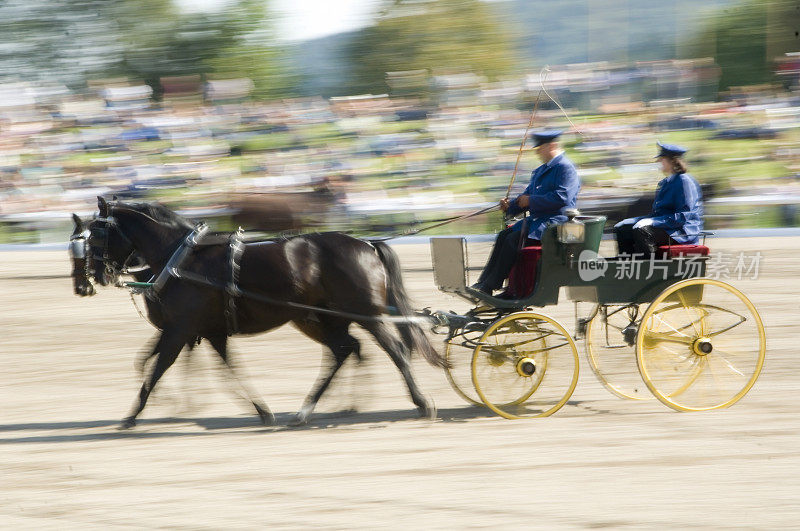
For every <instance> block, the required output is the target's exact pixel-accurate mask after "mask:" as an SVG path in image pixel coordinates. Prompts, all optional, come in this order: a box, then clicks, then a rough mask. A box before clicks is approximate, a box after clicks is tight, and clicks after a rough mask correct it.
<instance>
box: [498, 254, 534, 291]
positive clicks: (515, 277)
mask: <svg viewBox="0 0 800 531" xmlns="http://www.w3.org/2000/svg"><path fill="white" fill-rule="evenodd" d="M541 257H542V246H541V245H532V246H529V247H523V248H522V249H520V252H519V256H518V257H517V261H516V262H515V263H514V267H512V268H511V273H509V275H508V285H507V286H506V291H505V292H504V293H503V295H504V296H507V297H512V298H515V299H522V298H524V297H527V296H528V295H530V294H531V293H533V288H534V287H535V286H536V269H537V267H538V265H539V259H540V258H541Z"/></svg>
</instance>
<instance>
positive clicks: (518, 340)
mask: <svg viewBox="0 0 800 531" xmlns="http://www.w3.org/2000/svg"><path fill="white" fill-rule="evenodd" d="M576 219H577V220H579V221H580V222H581V223H583V225H584V227H585V231H584V238H583V240H582V241H579V242H574V243H563V242H562V241H559V237H558V227H556V226H552V227H549V228H548V229H547V230H546V231H545V233H544V234H543V237H542V245H541V249H538V248H531V249H528V250H529V251H531V252H530V253H528V255H529V256H532V257H533V258H534V259H535V260H536V262H535V263H534V264H533V265H531V264H524V263H523V264H520V262H519V261H518V264H517V265H515V270H514V271H512V279H511V281H510V283H509V289H507V291H506V293H504V294H503V296H501V297H494V296H490V295H487V294H484V293H482V292H479V291H477V290H474V289H472V288H470V287H468V278H467V272H466V267H465V266H466V263H467V247H466V243H465V241H464V239H463V238H453V237H448V238H432V239H431V255H432V260H433V267H434V277H435V281H436V283H437V285H438V287H439V289H440V290H442V291H445V292H449V293H452V294H454V295H457V296H459V297H462V298H464V299H467V300H469V301H470V302H472V303H473V304H474V305H475V307H474V308H473V309H472V310H470V311H469V312H467V313H466V314H465V315H454V314H452V313H446V312H437V314H438V315H436V317H437V318H438V323H437V324H438V326H436V327H434V331H436V332H438V333H442V334H444V335H446V336H447V337H446V339H445V343H446V350H447V356H448V359H449V361H450V363H451V367H450V368H448V369H447V376H448V380H449V381H450V383H451V384H452V386H453V388H454V389H455V390H456V392H457V393H458V394H459V395H461V396H462V397H463V398H464V399H466V400H467V401H468V402H471V403H475V404H481V403H483V404H485V405H487V406H488V407H490V408H491V409H493V410H494V411H496V412H497V413H499V414H501V415H503V416H505V417H507V418H521V417H536V416H546V415H549V414H552V413H554V412H555V411H557V410H558V409H559V408H560V407H561V406H563V405H564V404H565V403H566V401H567V400H568V398H569V396H570V395H571V394H572V392H573V391H574V389H575V385H576V384H577V378H578V365H579V362H578V355H577V350H578V349H577V346H576V344H575V340H580V339H585V341H584V344H585V353H586V358H587V360H588V362H589V365H590V367H591V369H592V371H593V372H594V373H595V375H596V376H597V377H598V379H599V380H600V382H601V383H602V384H603V385H604V386H605V387H606V388H607V389H608V390H609V391H611V392H612V393H614V394H615V395H617V396H620V397H622V398H632V399H643V398H652V397H653V396H655V397H656V398H658V399H659V400H660V401H661V402H663V403H664V404H666V405H667V406H669V407H671V408H673V409H676V410H679V411H695V410H705V409H715V408H718V407H726V406H730V405H732V404H733V403H735V402H736V401H738V400H739V399H740V398H741V397H742V396H744V394H745V393H746V392H747V391H748V390H749V389H750V388H751V387H752V386H753V384H754V383H755V380H756V379H757V377H758V375H759V374H760V371H761V368H762V366H763V362H764V356H765V350H766V347H765V335H764V329H763V324H762V323H761V319H760V317H759V315H758V312H757V311H756V310H755V307H754V306H753V305H752V303H751V302H750V301H749V300H748V299H747V298H746V297H745V296H744V295H743V294H742V293H741V292H739V291H738V290H737V289H736V288H734V287H733V286H730V285H728V284H726V283H723V282H720V281H717V280H713V279H708V278H705V274H706V264H707V261H708V259H709V257H708V256H707V248H706V247H704V246H697V252H696V253H692V252H691V251H692V250H693V249H691V248H689V249H688V251H689V252H688V253H686V254H681V253H672V252H669V251H671V249H665V250H664V252H663V253H662V254H660V255H658V256H653V257H648V258H642V257H636V256H633V257H627V256H614V257H602V256H600V255H599V254H598V251H599V247H600V241H601V239H602V233H603V227H604V225H605V218H604V217H602V216H578V217H576ZM682 250H683V249H682ZM673 254H674V255H675V256H672V255H673ZM524 256H525V253H524V252H523V253H522V254H521V257H524ZM521 260H524V258H521ZM517 268H519V269H520V271H517ZM515 273H516V274H523V275H529V276H530V277H531V278H529V279H528V280H529V282H527V283H525V282H522V283H517V284H519V285H523V286H526V288H525V289H524V290H523V291H521V292H520V291H519V289H517V291H516V292H515V291H514V290H511V289H510V287H511V284H512V283H514V278H513V277H514V275H515ZM527 290H530V291H527ZM520 293H521V296H518V295H517V294H520ZM562 293H563V294H564V295H565V298H566V299H567V300H570V301H573V302H574V303H575V307H576V323H575V332H574V333H573V334H570V333H569V332H567V330H566V328H565V327H564V326H563V325H561V324H560V323H558V322H556V321H555V320H553V319H552V318H550V317H548V316H546V315H544V314H542V313H538V311H536V309H537V308H543V307H545V306H551V305H556V304H558V302H559V297H560V295H561V294H562ZM580 303H589V306H590V307H591V310H590V311H589V313H588V315H586V316H584V317H579V316H578V308H579V304H580ZM581 305H583V306H586V304H581ZM467 359H469V363H467V361H466V360H467ZM467 365H468V366H469V371H468V372H469V374H467V370H466V369H467ZM556 379H559V380H560V381H558V382H556V381H555V380H556ZM720 381H722V385H718V384H720ZM643 383H644V384H646V385H642V384H643ZM546 384H547V385H546ZM713 387H720V388H721V389H709V388H713ZM473 389H474V390H473ZM547 392H549V393H550V395H549V396H546V395H545V394H546V393H547Z"/></svg>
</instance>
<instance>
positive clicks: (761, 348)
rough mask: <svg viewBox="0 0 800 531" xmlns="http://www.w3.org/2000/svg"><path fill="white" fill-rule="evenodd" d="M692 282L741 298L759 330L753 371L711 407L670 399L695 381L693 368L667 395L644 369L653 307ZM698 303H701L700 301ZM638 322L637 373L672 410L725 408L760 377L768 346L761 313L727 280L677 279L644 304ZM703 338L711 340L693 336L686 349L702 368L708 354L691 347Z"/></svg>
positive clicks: (707, 305)
mask: <svg viewBox="0 0 800 531" xmlns="http://www.w3.org/2000/svg"><path fill="white" fill-rule="evenodd" d="M695 285H696V286H699V285H703V286H714V287H717V288H721V289H723V290H725V291H727V292H728V293H730V294H732V295H733V296H735V297H736V298H738V299H739V301H741V302H742V303H743V304H744V306H745V308H746V309H747V310H748V311H749V312H750V316H751V317H752V318H753V322H754V324H755V328H756V331H757V332H758V334H757V335H758V350H757V354H756V363H755V366H754V368H753V371H752V374H751V376H750V378H749V379H748V380H747V382H746V383H745V384H744V386H743V387H742V388H741V389H739V391H737V392H736V393H735V394H734V395H733V396H732V397H730V398H729V399H727V400H724V401H722V402H720V403H717V404H714V405H711V406H686V405H683V404H680V403H678V402H676V401H675V400H673V399H672V397H677V396H679V395H681V394H682V393H683V392H685V391H686V390H687V389H688V388H689V387H691V386H692V385H693V384H694V382H695V381H696V380H697V378H698V377H699V375H700V370H696V371H695V373H694V375H693V376H692V377H691V378H690V379H689V380H688V381H687V382H685V383H684V385H683V386H682V387H681V388H679V389H678V390H676V391H675V392H672V393H670V394H669V395H665V394H663V393H662V392H661V391H659V389H658V388H657V386H656V385H655V383H653V381H652V378H651V375H650V373H649V371H648V369H647V363H646V362H645V360H644V345H645V341H646V338H645V335H646V330H645V328H646V326H645V324H646V323H647V322H648V321H649V320H650V318H651V317H652V316H653V315H654V314H655V310H656V306H657V304H659V303H660V302H663V301H664V300H665V299H666V298H667V297H668V296H670V295H672V294H674V293H675V292H678V291H679V290H681V289H683V288H686V287H687V286H695ZM700 304H702V302H701V303H700ZM705 306H706V307H712V306H713V305H712V304H706V305H705ZM641 322H642V326H640V328H639V332H638V333H637V335H636V363H637V365H638V367H639V372H640V373H641V375H642V379H644V381H645V384H647V387H648V389H650V391H651V392H652V393H653V395H654V396H655V397H656V398H657V399H658V400H659V401H660V402H661V403H663V404H664V405H666V406H667V407H670V408H672V409H674V410H676V411H708V410H712V409H721V408H726V407H729V406H732V405H733V404H735V403H736V402H738V401H739V400H741V398H742V397H744V395H746V394H747V393H748V392H749V391H750V389H752V388H753V386H754V385H755V382H756V380H758V377H759V376H760V374H761V371H762V369H763V367H764V360H765V357H766V348H767V345H766V333H765V331H764V323H763V321H762V320H761V316H760V315H759V313H758V310H757V309H756V307H755V305H754V304H753V303H752V301H750V299H749V298H748V297H747V296H746V295H745V294H744V293H742V292H741V291H740V290H738V289H736V288H735V287H733V286H731V285H730V284H728V283H726V282H722V281H720V280H716V279H710V278H699V279H686V280H682V281H680V282H677V283H675V284H673V285H671V286H669V287H668V288H667V289H665V290H664V291H662V292H661V293H660V294H659V295H658V296H657V297H656V298H655V299H654V300H653V302H652V303H651V304H650V305H649V306H648V307H647V310H646V311H645V313H644V315H643V316H642V321H641ZM712 335H713V334H712ZM705 339H708V340H709V342H711V340H710V338H708V337H706V336H701V337H695V338H693V339H692V342H691V344H690V345H689V349H688V350H689V353H690V354H691V355H692V356H694V358H695V359H696V360H697V361H696V363H697V367H698V369H702V367H703V365H701V364H702V363H707V360H708V354H709V353H704V354H703V355H699V354H697V353H696V352H695V351H694V347H695V345H699V344H702V343H703V340H705ZM711 347H712V351H711V352H713V343H711Z"/></svg>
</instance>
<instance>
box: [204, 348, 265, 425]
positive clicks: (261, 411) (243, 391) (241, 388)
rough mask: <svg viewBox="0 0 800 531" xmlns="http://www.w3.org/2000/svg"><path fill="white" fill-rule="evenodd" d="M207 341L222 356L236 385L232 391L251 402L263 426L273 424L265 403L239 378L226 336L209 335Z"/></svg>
mask: <svg viewBox="0 0 800 531" xmlns="http://www.w3.org/2000/svg"><path fill="white" fill-rule="evenodd" d="M208 341H209V343H211V346H212V347H214V350H216V351H217V354H219V357H220V358H222V362H223V363H224V364H225V367H227V369H228V372H230V375H231V377H232V378H233V381H234V382H235V383H236V385H237V386H238V390H235V391H234V392H236V394H237V395H238V396H239V397H240V398H242V399H244V400H247V401H249V402H250V403H251V404H253V407H254V408H255V409H256V413H258V416H259V418H260V419H261V423H262V424H264V425H265V426H270V425H272V424H274V423H275V415H273V414H272V412H271V411H270V410H269V408H268V407H267V405H266V404H265V403H263V402H262V401H261V400H260V399H259V398H257V397H256V394H255V393H254V392H253V391H252V390H251V389H250V386H249V385H247V383H246V381H245V380H242V379H241V378H239V375H238V374H237V372H238V369H237V368H236V366H235V364H234V363H233V361H232V360H231V359H230V356H229V352H228V336H226V335H224V334H220V335H216V336H211V337H209V338H208Z"/></svg>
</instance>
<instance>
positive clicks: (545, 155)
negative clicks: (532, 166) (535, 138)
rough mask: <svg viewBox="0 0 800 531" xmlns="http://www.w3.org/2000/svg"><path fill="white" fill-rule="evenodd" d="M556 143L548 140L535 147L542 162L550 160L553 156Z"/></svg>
mask: <svg viewBox="0 0 800 531" xmlns="http://www.w3.org/2000/svg"><path fill="white" fill-rule="evenodd" d="M553 146H554V144H553V143H552V142H548V143H546V144H542V145H541V146H537V147H535V148H534V149H535V150H536V155H538V157H539V160H541V161H542V162H547V161H549V160H550V159H551V158H553V157H552V152H553Z"/></svg>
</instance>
